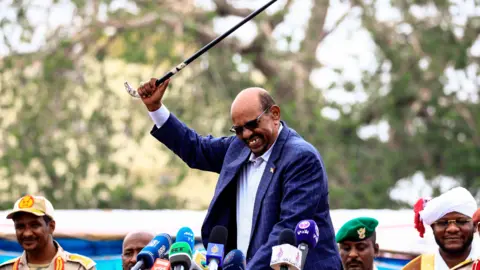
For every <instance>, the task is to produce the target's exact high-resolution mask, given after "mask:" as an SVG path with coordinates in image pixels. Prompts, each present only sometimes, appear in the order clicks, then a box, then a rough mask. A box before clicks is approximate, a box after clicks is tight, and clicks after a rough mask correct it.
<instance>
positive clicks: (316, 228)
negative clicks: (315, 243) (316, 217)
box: [315, 226, 320, 238]
mask: <svg viewBox="0 0 480 270" xmlns="http://www.w3.org/2000/svg"><path fill="white" fill-rule="evenodd" d="M315 235H316V236H317V238H318V236H319V235H320V232H319V231H318V226H315Z"/></svg>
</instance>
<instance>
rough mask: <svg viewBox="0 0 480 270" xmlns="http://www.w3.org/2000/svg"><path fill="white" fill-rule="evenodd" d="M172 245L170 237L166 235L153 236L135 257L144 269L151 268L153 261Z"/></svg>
mask: <svg viewBox="0 0 480 270" xmlns="http://www.w3.org/2000/svg"><path fill="white" fill-rule="evenodd" d="M171 245H172V237H171V236H170V235H168V234H166V233H162V234H159V235H157V236H155V237H154V238H153V239H152V240H151V241H150V243H148V245H146V246H145V247H144V248H143V249H142V250H141V251H140V252H139V253H138V255H137V262H139V261H143V267H144V268H151V267H152V266H153V264H154V263H155V260H156V259H158V258H159V257H161V256H162V255H163V254H165V253H166V252H167V251H168V249H169V248H170V246H171Z"/></svg>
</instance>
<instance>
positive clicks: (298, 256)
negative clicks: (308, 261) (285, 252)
mask: <svg viewBox="0 0 480 270" xmlns="http://www.w3.org/2000/svg"><path fill="white" fill-rule="evenodd" d="M295 263H300V252H298V253H297V257H295Z"/></svg>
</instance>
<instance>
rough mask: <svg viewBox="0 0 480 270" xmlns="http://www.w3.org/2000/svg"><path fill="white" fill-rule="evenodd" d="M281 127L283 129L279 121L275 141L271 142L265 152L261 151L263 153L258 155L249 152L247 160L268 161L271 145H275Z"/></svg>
mask: <svg viewBox="0 0 480 270" xmlns="http://www.w3.org/2000/svg"><path fill="white" fill-rule="evenodd" d="M282 129H283V124H282V123H281V122H280V127H279V128H278V135H277V138H276V139H275V141H274V142H273V144H272V146H271V147H270V148H269V149H268V150H267V152H265V153H263V155H261V156H259V157H255V155H254V154H253V153H250V157H249V158H248V161H250V162H255V161H260V160H263V161H265V162H266V161H268V159H269V158H270V155H271V154H272V150H273V147H274V146H275V143H277V140H278V137H280V132H282Z"/></svg>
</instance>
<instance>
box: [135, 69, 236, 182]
mask: <svg viewBox="0 0 480 270" xmlns="http://www.w3.org/2000/svg"><path fill="white" fill-rule="evenodd" d="M155 81H156V79H155V78H152V79H150V81H149V82H148V83H145V84H143V85H142V86H140V88H139V89H138V93H139V95H140V97H141V99H142V101H143V103H144V104H145V106H146V107H147V109H148V111H149V114H150V116H151V118H152V119H153V121H154V122H155V126H154V127H153V129H152V131H151V132H150V133H151V134H152V135H153V136H154V137H155V138H156V139H157V140H159V141H160V142H161V143H163V144H164V145H165V146H167V147H168V148H169V149H170V150H172V151H173V152H174V153H175V154H176V155H177V156H179V157H180V158H181V159H182V160H183V161H184V162H185V163H186V164H187V165H188V166H189V167H191V168H194V169H199V170H203V171H211V172H216V173H220V170H221V168H222V165H223V160H224V157H225V153H226V152H227V150H228V147H229V145H230V143H231V142H232V140H234V137H222V138H215V137H213V136H200V135H199V134H197V133H196V132H195V131H194V130H193V129H190V128H188V127H187V126H186V125H185V124H184V123H182V122H181V121H180V120H179V119H178V118H177V117H175V115H173V114H171V113H170V112H169V111H168V109H167V108H166V106H165V105H163V104H162V98H163V95H164V93H165V91H166V89H167V86H168V83H169V80H167V81H165V82H164V83H163V84H161V85H160V86H158V87H156V86H155Z"/></svg>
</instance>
